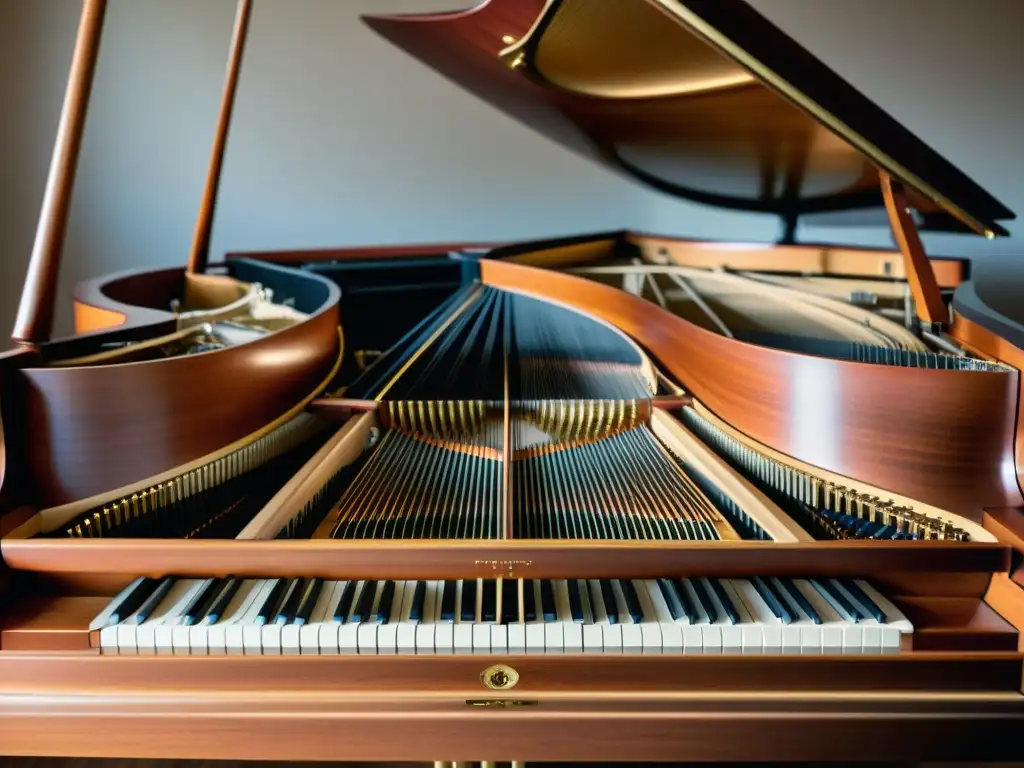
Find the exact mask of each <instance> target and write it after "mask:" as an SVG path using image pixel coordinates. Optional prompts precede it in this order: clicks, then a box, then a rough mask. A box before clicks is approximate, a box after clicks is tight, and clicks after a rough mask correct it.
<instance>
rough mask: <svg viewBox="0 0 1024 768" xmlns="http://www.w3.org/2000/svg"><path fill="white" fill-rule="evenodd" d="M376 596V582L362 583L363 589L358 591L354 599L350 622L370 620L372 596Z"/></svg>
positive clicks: (357, 622)
mask: <svg viewBox="0 0 1024 768" xmlns="http://www.w3.org/2000/svg"><path fill="white" fill-rule="evenodd" d="M376 596H377V582H376V581H367V582H365V583H364V584H363V591H362V592H360V593H359V599H358V600H356V607H355V609H354V610H353V611H352V622H353V623H355V624H361V623H362V622H364V621H369V620H370V611H371V610H372V609H373V598H375V597H376Z"/></svg>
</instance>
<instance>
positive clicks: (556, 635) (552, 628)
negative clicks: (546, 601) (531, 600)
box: [537, 579, 572, 653]
mask: <svg viewBox="0 0 1024 768" xmlns="http://www.w3.org/2000/svg"><path fill="white" fill-rule="evenodd" d="M550 584H551V592H552V594H553V595H554V596H555V620H554V621H545V622H544V653H565V629H564V627H565V624H566V623H567V622H570V621H572V619H571V618H570V615H569V591H568V590H567V589H565V581H564V580H562V579H554V580H551V582H550ZM559 586H561V588H562V589H559ZM537 610H538V612H540V613H543V607H542V605H541V604H540V603H539V602H538V603H537Z"/></svg>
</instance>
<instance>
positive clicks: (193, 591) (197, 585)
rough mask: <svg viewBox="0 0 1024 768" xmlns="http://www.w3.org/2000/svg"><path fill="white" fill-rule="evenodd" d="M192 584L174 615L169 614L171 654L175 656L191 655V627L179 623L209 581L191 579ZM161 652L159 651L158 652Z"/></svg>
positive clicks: (175, 609) (175, 608)
mask: <svg viewBox="0 0 1024 768" xmlns="http://www.w3.org/2000/svg"><path fill="white" fill-rule="evenodd" d="M189 581H191V582H192V584H191V585H190V587H189V590H188V591H187V592H186V593H185V595H184V597H183V598H182V599H181V601H180V602H179V603H178V604H177V605H176V606H175V607H174V610H173V612H172V613H169V614H168V617H167V618H168V621H167V623H168V624H169V625H170V630H171V653H173V654H174V655H175V656H188V655H190V654H191V651H192V647H191V644H190V639H191V629H192V628H191V627H189V626H187V625H185V624H179V623H178V622H179V621H181V619H182V614H183V613H185V610H186V609H187V608H188V607H189V604H190V603H191V602H192V600H193V599H194V598H195V596H196V595H197V594H199V593H200V592H201V591H202V590H203V589H204V588H205V587H206V583H207V579H189ZM158 652H159V650H158Z"/></svg>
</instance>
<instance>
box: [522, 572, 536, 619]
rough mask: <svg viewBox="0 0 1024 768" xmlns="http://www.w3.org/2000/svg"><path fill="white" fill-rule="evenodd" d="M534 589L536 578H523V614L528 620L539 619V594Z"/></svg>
mask: <svg viewBox="0 0 1024 768" xmlns="http://www.w3.org/2000/svg"><path fill="white" fill-rule="evenodd" d="M534 589H535V587H534V580H532V579H523V580H522V614H523V618H525V620H526V621H527V622H536V621H537V594H536V593H535V591H534Z"/></svg>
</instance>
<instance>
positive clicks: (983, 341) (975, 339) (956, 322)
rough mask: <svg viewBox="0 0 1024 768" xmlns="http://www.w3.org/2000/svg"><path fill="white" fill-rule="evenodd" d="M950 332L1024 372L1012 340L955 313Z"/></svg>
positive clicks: (1020, 436) (1023, 392)
mask: <svg viewBox="0 0 1024 768" xmlns="http://www.w3.org/2000/svg"><path fill="white" fill-rule="evenodd" d="M949 335H950V336H952V337H953V338H954V339H956V340H957V341H958V342H959V343H960V344H962V345H963V346H964V347H965V348H966V349H968V350H969V351H971V352H972V353H974V354H977V355H978V356H980V357H982V358H983V359H988V360H998V361H1000V362H1003V363H1006V364H1007V365H1011V366H1013V367H1014V368H1016V369H1017V370H1018V371H1020V372H1024V350H1021V349H1020V348H1019V347H1017V346H1015V345H1014V344H1012V343H1010V342H1009V341H1007V340H1006V339H1004V338H1003V337H1001V336H999V335H998V334H996V333H993V332H992V331H991V330H989V329H988V328H985V327H984V326H982V325H979V324H978V323H976V322H973V321H971V320H968V319H967V318H966V317H964V316H963V314H960V313H954V316H953V324H952V326H951V327H950V329H949ZM1013 446H1014V447H1013V452H1014V462H1015V466H1016V474H1017V487H1018V488H1020V489H1022V490H1024V387H1022V388H1019V394H1018V398H1017V431H1016V437H1015V438H1014V443H1013Z"/></svg>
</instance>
